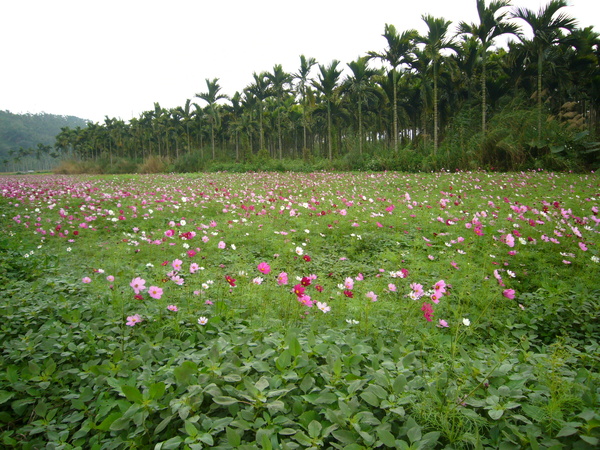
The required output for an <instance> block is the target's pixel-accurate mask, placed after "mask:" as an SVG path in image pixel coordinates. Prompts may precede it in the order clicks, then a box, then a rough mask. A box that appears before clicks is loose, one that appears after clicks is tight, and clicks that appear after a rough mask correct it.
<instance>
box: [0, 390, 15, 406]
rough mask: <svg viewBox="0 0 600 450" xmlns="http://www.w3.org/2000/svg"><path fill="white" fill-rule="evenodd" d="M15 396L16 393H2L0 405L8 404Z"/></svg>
mask: <svg viewBox="0 0 600 450" xmlns="http://www.w3.org/2000/svg"><path fill="white" fill-rule="evenodd" d="M14 396H15V393H14V392H8V391H0V405H1V404H2V403H6V402H7V401H9V400H10V399H11V398H13V397H14Z"/></svg>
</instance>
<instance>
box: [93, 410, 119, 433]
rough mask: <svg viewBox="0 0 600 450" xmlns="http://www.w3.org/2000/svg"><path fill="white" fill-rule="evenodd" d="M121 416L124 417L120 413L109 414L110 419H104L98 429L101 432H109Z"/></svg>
mask: <svg viewBox="0 0 600 450" xmlns="http://www.w3.org/2000/svg"><path fill="white" fill-rule="evenodd" d="M121 416H122V414H121V413H120V412H114V413H112V414H109V415H108V417H106V419H104V420H103V421H102V423H100V425H98V427H97V428H98V429H99V430H100V431H108V430H109V429H110V426H111V425H112V424H113V422H114V421H115V420H117V419H118V418H119V417H121Z"/></svg>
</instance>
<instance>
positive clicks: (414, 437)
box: [406, 425, 422, 444]
mask: <svg viewBox="0 0 600 450" xmlns="http://www.w3.org/2000/svg"><path fill="white" fill-rule="evenodd" d="M406 435H407V436H408V439H410V442H411V444H414V443H415V442H418V441H420V440H421V436H422V434H421V427H420V426H418V425H417V426H414V427H412V428H411V429H410V430H408V432H407V433H406Z"/></svg>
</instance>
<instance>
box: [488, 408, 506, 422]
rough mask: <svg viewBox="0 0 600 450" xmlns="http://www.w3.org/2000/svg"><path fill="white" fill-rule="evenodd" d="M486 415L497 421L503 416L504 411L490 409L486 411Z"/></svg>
mask: <svg viewBox="0 0 600 450" xmlns="http://www.w3.org/2000/svg"><path fill="white" fill-rule="evenodd" d="M488 414H489V416H490V417H491V418H492V419H494V420H498V419H500V418H501V417H502V415H503V414H504V409H490V410H489V411H488Z"/></svg>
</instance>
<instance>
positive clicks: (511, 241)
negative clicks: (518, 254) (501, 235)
mask: <svg viewBox="0 0 600 450" xmlns="http://www.w3.org/2000/svg"><path fill="white" fill-rule="evenodd" d="M505 242H506V245H508V246H509V247H511V248H512V247H514V246H515V238H514V237H513V235H512V234H510V233H508V234H507V235H506V238H505Z"/></svg>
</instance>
